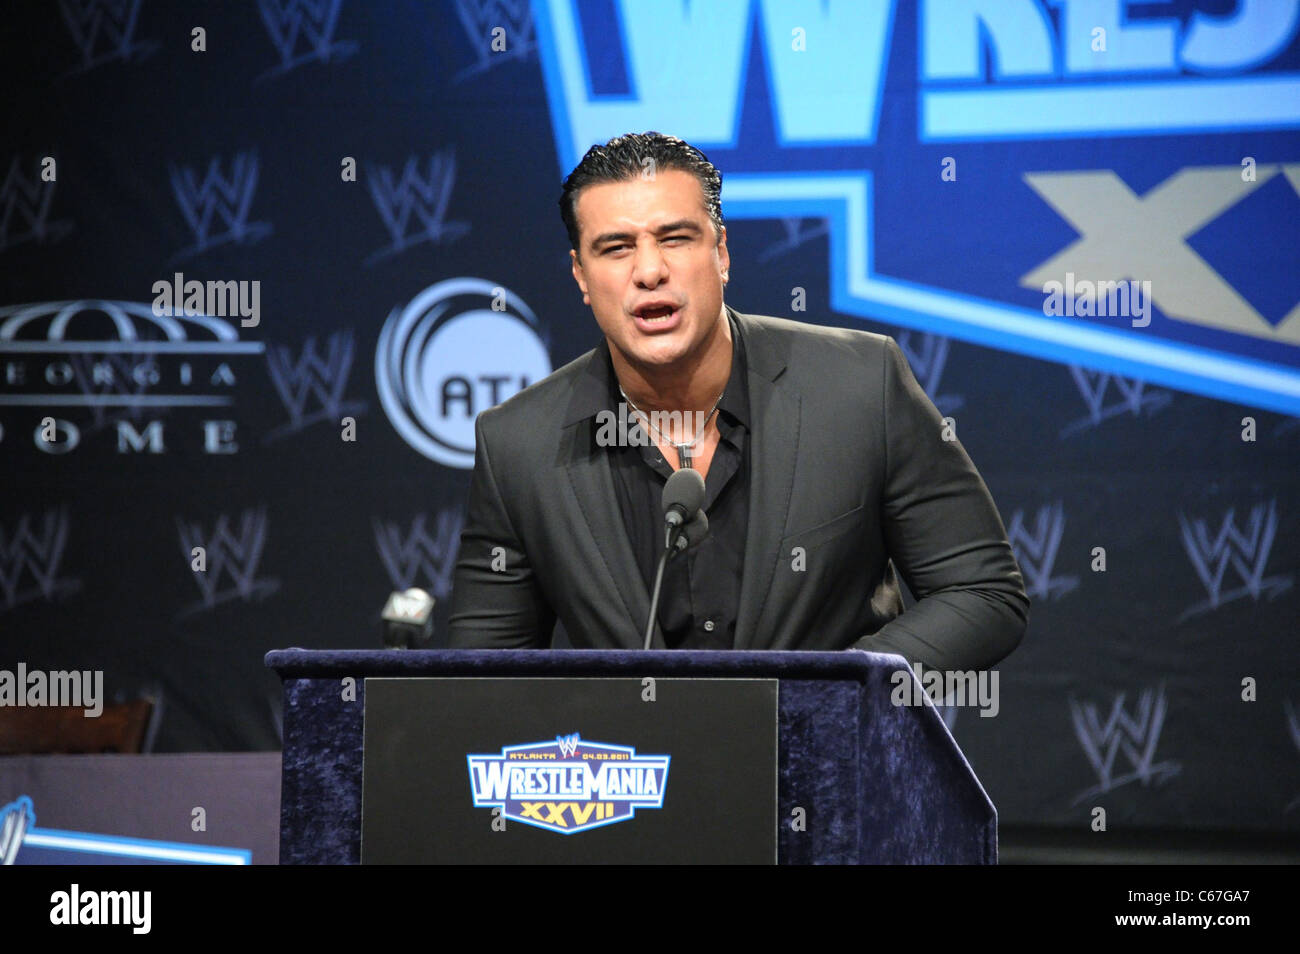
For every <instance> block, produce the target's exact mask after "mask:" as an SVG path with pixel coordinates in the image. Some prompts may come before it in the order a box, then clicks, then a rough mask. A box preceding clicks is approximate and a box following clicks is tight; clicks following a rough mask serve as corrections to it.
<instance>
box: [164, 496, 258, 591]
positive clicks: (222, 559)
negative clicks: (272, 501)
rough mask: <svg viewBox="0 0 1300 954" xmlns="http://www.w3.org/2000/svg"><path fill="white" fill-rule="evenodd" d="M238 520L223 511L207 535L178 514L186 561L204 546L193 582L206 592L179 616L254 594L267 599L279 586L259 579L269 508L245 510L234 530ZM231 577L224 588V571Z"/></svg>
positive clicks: (177, 521)
mask: <svg viewBox="0 0 1300 954" xmlns="http://www.w3.org/2000/svg"><path fill="white" fill-rule="evenodd" d="M234 523H235V521H233V520H231V519H229V518H228V517H226V515H225V514H222V515H221V516H219V517H218V518H217V523H216V526H215V527H213V529H212V533H211V534H205V533H204V532H203V528H202V527H201V526H200V525H199V524H198V523H186V522H185V521H184V520H181V519H180V518H179V517H178V518H177V519H176V526H177V529H178V530H179V532H180V541H181V552H182V553H184V554H185V559H186V561H194V560H197V559H199V557H198V556H196V554H195V552H194V550H195V548H196V547H202V548H203V555H202V561H203V562H202V563H201V564H199V566H200V567H202V569H200V568H198V567H195V565H194V563H193V562H190V565H191V568H193V569H194V582H195V584H196V585H197V586H198V588H199V592H200V593H202V594H203V598H202V600H201V601H200V602H198V603H194V604H191V605H190V606H187V607H185V608H184V609H182V610H181V612H180V614H179V615H180V616H188V615H189V614H191V613H194V612H197V611H199V610H203V609H212V608H213V607H215V606H217V605H218V604H220V603H224V602H226V601H227V600H232V599H242V600H244V601H245V602H248V601H250V600H252V599H253V598H254V597H258V598H259V599H264V598H266V597H267V596H270V595H271V594H272V593H274V592H275V591H276V590H278V589H279V588H280V581H279V580H273V579H260V580H259V579H257V565H258V563H259V562H261V559H262V550H263V549H264V548H265V547H266V508H265V507H262V508H258V509H256V510H245V511H243V512H242V513H241V514H240V516H239V530H238V532H236V531H235V530H234V529H233V526H234ZM223 571H224V573H225V574H226V575H228V576H229V577H230V580H231V583H232V586H231V587H230V588H228V589H226V590H221V589H220V585H221V577H222V573H223Z"/></svg>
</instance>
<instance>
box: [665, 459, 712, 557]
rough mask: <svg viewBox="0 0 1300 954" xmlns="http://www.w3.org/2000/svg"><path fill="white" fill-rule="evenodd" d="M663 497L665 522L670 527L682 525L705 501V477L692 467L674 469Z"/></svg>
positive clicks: (666, 484)
mask: <svg viewBox="0 0 1300 954" xmlns="http://www.w3.org/2000/svg"><path fill="white" fill-rule="evenodd" d="M661 499H662V501H663V508H664V522H665V523H666V524H667V525H668V526H669V527H673V528H677V527H680V526H681V525H682V524H684V523H685V522H686V521H688V520H690V519H691V517H693V516H695V514H696V513H698V512H699V509H700V505H701V504H703V503H704V478H703V477H702V476H700V472H699V471H698V470H695V469H694V468H691V467H683V468H682V469H681V470H677V471H673V475H672V476H671V477H669V478H668V482H667V483H665V484H664V492H663V497H662V498H661ZM669 545H670V546H671V544H669Z"/></svg>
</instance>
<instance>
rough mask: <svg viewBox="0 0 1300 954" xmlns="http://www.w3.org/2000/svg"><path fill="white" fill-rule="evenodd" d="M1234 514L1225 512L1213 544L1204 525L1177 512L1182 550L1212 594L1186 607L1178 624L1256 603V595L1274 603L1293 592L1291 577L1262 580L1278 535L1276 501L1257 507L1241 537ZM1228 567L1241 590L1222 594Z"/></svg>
mask: <svg viewBox="0 0 1300 954" xmlns="http://www.w3.org/2000/svg"><path fill="white" fill-rule="evenodd" d="M1235 513H1236V508H1235V507H1229V508H1228V512H1227V514H1225V515H1224V518H1223V523H1222V524H1221V525H1220V527H1219V532H1218V533H1217V534H1216V535H1215V537H1214V539H1213V540H1211V539H1210V538H1209V532H1208V530H1207V528H1206V521H1204V520H1200V519H1192V520H1188V519H1187V518H1186V517H1185V516H1183V514H1182V513H1181V512H1180V513H1179V514H1178V523H1179V524H1180V525H1181V526H1182V538H1183V548H1184V549H1185V550H1186V551H1187V556H1188V558H1189V559H1190V560H1191V561H1192V566H1193V567H1195V569H1196V575H1197V576H1199V577H1200V578H1201V582H1202V583H1203V584H1205V588H1206V590H1208V591H1209V594H1210V598H1209V599H1207V600H1203V601H1202V602H1200V603H1196V604H1194V605H1193V606H1190V607H1188V609H1187V610H1186V611H1184V612H1183V614H1182V615H1181V616H1180V617H1179V618H1178V621H1179V622H1180V623H1181V622H1182V621H1183V620H1186V619H1188V618H1189V617H1191V616H1196V615H1198V614H1200V613H1206V612H1209V611H1210V610H1213V609H1218V608H1219V607H1220V606H1222V605H1223V604H1224V603H1230V602H1232V601H1233V600H1238V599H1241V598H1242V597H1244V596H1249V597H1251V598H1252V599H1254V600H1255V601H1256V602H1258V601H1259V597H1260V594H1261V593H1265V592H1267V593H1268V598H1269V599H1270V600H1273V599H1276V598H1277V597H1278V596H1279V595H1280V594H1282V593H1284V592H1285V591H1287V590H1288V589H1290V588H1291V584H1292V582H1293V578H1292V577H1291V576H1290V575H1287V576H1271V577H1268V578H1265V577H1264V568H1265V566H1266V565H1267V563H1268V554H1269V551H1270V550H1272V548H1273V538H1274V536H1276V534H1277V523H1278V521H1277V501H1276V500H1270V501H1269V502H1268V503H1267V504H1262V503H1260V504H1255V506H1253V507H1251V509H1250V519H1249V521H1248V523H1247V529H1246V531H1245V532H1244V533H1243V532H1242V531H1241V530H1238V529H1237V522H1236V520H1235V517H1234V515H1235ZM1229 563H1231V564H1232V568H1233V569H1234V570H1236V571H1237V575H1238V576H1239V577H1240V578H1241V580H1242V583H1243V585H1242V586H1240V587H1238V588H1237V589H1235V590H1227V591H1226V592H1225V590H1224V588H1223V577H1224V575H1225V574H1226V573H1227V570H1228V564H1229Z"/></svg>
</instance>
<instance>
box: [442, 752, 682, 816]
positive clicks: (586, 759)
mask: <svg viewBox="0 0 1300 954" xmlns="http://www.w3.org/2000/svg"><path fill="white" fill-rule="evenodd" d="M669 759H670V756H667V755H637V754H636V749H634V748H631V747H630V746H626V745H609V744H607V743H604V742H590V741H588V740H586V739H583V738H580V737H579V736H578V734H577V733H576V732H575V733H573V734H572V735H561V736H556V738H555V740H554V741H551V742H533V743H530V744H527V745H511V746H506V747H505V748H503V749H502V750H501V753H500V754H499V755H470V756H468V760H469V778H470V785H471V786H472V787H473V791H474V805H475V807H478V808H487V807H492V808H498V807H499V808H501V809H502V814H503V815H504V817H506V818H508V819H510V820H512V821H518V822H523V823H524V824H526V825H534V826H536V827H538V828H545V829H547V830H548V831H558V832H560V833H561V834H565V835H572V834H574V833H575V832H580V831H587V830H588V829H591V828H599V827H600V826H602V825H612V824H614V823H615V822H621V821H628V820H629V819H631V818H632V816H633V815H635V814H636V811H637V809H638V808H662V807H663V804H664V787H665V786H666V785H667V783H668V762H669Z"/></svg>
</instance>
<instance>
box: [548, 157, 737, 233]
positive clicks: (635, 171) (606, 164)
mask: <svg viewBox="0 0 1300 954" xmlns="http://www.w3.org/2000/svg"><path fill="white" fill-rule="evenodd" d="M647 160H653V166H652V165H651V164H650V163H649V162H647ZM647 168H653V169H654V171H655V172H656V173H658V172H662V171H663V170H665V169H680V170H681V171H683V172H689V173H690V174H691V175H693V176H695V178H696V179H697V180H699V183H700V188H701V189H702V190H703V191H704V208H705V210H706V211H707V212H708V213H709V220H710V221H711V222H713V234H714V237H715V238H716V239H717V240H721V239H722V225H723V222H722V173H720V172H719V171H718V170H717V169H716V168H715V167H714V165H713V163H711V162H709V157H708V156H706V155H705V154H704V153H702V152H700V150H698V149H696V148H695V147H694V146H692V145H691V144H690V143H688V142H684V141H682V140H681V139H678V138H677V137H676V136H665V135H664V134H663V133H658V132H654V131H650V132H644V133H627V134H626V135H623V136H616V137H615V138H613V139H611V140H610V141H609V142H607V143H605V144H604V145H603V146H592V147H591V148H590V149H588V150H587V154H586V155H585V156H583V157H582V161H581V162H580V163H578V165H577V166H576V167H575V168H574V170H573V171H572V172H570V173H569V175H568V178H566V179H565V180H564V191H563V192H562V193H561V194H560V218H561V219H563V220H564V228H565V230H566V231H568V233H569V245H570V246H572V247H573V249H574V251H576V252H577V253H578V255H579V256H581V255H582V249H581V248H580V247H579V241H580V239H579V237H578V216H577V206H578V194H579V193H580V192H581V191H582V190H583V189H585V188H586V187H587V186H590V185H596V184H597V183H601V182H627V181H629V180H632V179H637V178H640V177H641V176H642V175H644V174H645V171H646V169H647Z"/></svg>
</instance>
